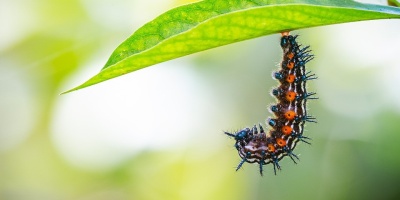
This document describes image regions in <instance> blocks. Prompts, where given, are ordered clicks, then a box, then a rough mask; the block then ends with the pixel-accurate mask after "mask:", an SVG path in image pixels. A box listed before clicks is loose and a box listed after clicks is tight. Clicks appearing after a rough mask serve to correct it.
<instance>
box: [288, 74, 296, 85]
mask: <svg viewBox="0 0 400 200" xmlns="http://www.w3.org/2000/svg"><path fill="white" fill-rule="evenodd" d="M295 79H296V76H295V75H293V74H289V76H287V77H286V81H287V82H288V83H293V82H294V80H295Z"/></svg>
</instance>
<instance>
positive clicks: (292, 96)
mask: <svg viewBox="0 0 400 200" xmlns="http://www.w3.org/2000/svg"><path fill="white" fill-rule="evenodd" d="M285 98H286V100H287V101H290V102H291V101H294V99H296V92H292V91H288V92H286V95H285Z"/></svg>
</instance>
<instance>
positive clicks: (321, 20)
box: [65, 0, 400, 93]
mask: <svg viewBox="0 0 400 200" xmlns="http://www.w3.org/2000/svg"><path fill="white" fill-rule="evenodd" d="M390 18H400V9H399V8H396V7H390V6H380V5H370V4H361V3H356V2H353V1H350V0H326V1H318V0H206V1H201V2H197V3H193V4H188V5H184V6H181V7H178V8H175V9H172V10H170V11H168V12H166V13H164V14H162V15H160V16H158V17H157V18H156V19H154V20H153V21H150V22H149V23H147V24H145V25H144V26H143V27H141V28H139V29H138V30H137V31H136V32H135V33H134V34H133V35H132V36H130V37H129V38H128V39H127V40H125V41H124V42H123V43H122V44H121V45H119V46H118V47H117V49H115V51H114V52H113V53H112V55H111V57H110V58H109V60H108V62H107V63H106V64H105V66H104V67H103V69H102V70H101V71H100V72H99V73H98V74H97V75H95V76H94V77H92V78H90V79H89V80H88V81H86V82H85V83H83V84H82V85H80V86H78V87H75V88H73V89H71V90H69V91H67V92H71V91H74V90H78V89H81V88H85V87H88V86H91V85H94V84H97V83H100V82H103V81H106V80H109V79H111V78H115V77H118V76H121V75H123V74H127V73H130V72H133V71H136V70H139V69H142V68H145V67H148V66H151V65H154V64H157V63H161V62H164V61H168V60H171V59H174V58H179V57H182V56H185V55H189V54H192V53H196V52H199V51H203V50H207V49H211V48H214V47H219V46H223V45H227V44H231V43H234V42H239V41H243V40H248V39H252V38H256V37H260V36H264V35H269V34H274V33H280V32H283V31H288V30H295V29H301V28H307V27H315V26H322V25H328V24H338V23H345V22H354V21H362V20H372V19H390ZM67 92H65V93H67Z"/></svg>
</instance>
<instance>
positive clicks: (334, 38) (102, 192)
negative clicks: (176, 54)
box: [0, 0, 400, 200]
mask: <svg viewBox="0 0 400 200" xmlns="http://www.w3.org/2000/svg"><path fill="white" fill-rule="evenodd" d="M188 2H189V1H172V0H170V1H166V0H150V1H139V0H136V1H134V0H130V1H124V0H119V1H111V0H103V1H95V0H81V1H78V0H68V1H67V0H59V1H50V0H37V1H26V0H16V1H4V0H3V1H0V25H1V27H2V28H1V37H0V119H1V120H0V199H79V200H81V199H82V200H87V199H88V200H91V199H117V200H118V199H202V200H203V199H398V197H399V196H400V191H399V190H398V188H399V186H400V170H399V169H400V156H399V154H398V153H399V151H400V146H399V145H398V142H400V134H399V133H400V123H399V122H400V89H399V86H400V80H399V79H398V74H400V64H399V62H398V56H399V52H400V37H399V35H400V21H399V20H379V21H365V22H357V23H348V24H342V25H331V26H325V27H318V28H311V29H303V30H298V31H294V33H293V34H299V35H300V37H299V42H300V43H303V44H305V45H307V44H309V45H311V47H312V49H313V52H314V54H315V55H316V58H315V59H314V60H313V61H312V62H310V63H309V64H308V66H307V67H308V68H309V69H310V70H312V71H313V72H315V73H316V74H317V75H318V77H319V79H318V80H316V81H312V82H309V84H308V85H309V91H315V92H317V93H318V96H319V97H320V99H319V100H317V101H310V103H309V105H308V108H309V113H311V114H313V115H314V116H316V117H317V118H318V122H319V123H318V124H308V125H307V126H306V132H305V135H307V136H309V137H311V138H313V140H312V145H311V146H309V145H306V144H301V145H298V147H297V148H296V151H295V153H297V154H300V159H301V161H300V163H299V164H297V165H295V164H293V163H292V161H291V160H290V159H284V160H282V162H281V166H282V171H280V172H278V173H277V175H276V176H275V175H273V170H272V167H271V166H269V165H268V166H266V167H265V168H266V169H265V175H264V177H260V176H259V173H258V168H257V166H256V165H250V164H245V165H244V167H243V169H241V170H239V171H238V172H235V167H236V165H237V164H238V163H239V161H240V159H239V157H238V155H237V152H236V150H235V149H234V148H233V143H234V141H233V140H231V139H229V138H228V137H226V136H225V135H223V131H235V130H238V129H241V128H243V127H246V126H252V125H253V124H255V123H259V122H261V123H264V121H265V119H266V118H267V117H268V116H271V114H270V113H268V106H269V105H270V104H272V103H273V102H274V101H275V100H274V98H273V97H271V96H270V95H269V92H270V90H271V88H273V87H274V86H276V85H277V82H276V81H274V80H272V78H271V73H272V71H274V70H277V68H278V65H279V62H280V59H281V56H282V53H281V50H280V47H279V35H271V36H267V37H262V38H258V39H254V40H249V41H245V42H240V43H236V44H232V45H228V46H224V47H220V48H216V49H212V50H209V51H205V52H201V53H197V54H194V55H190V56H187V57H184V58H180V59H177V60H173V61H168V62H165V63H162V64H158V65H156V66H153V67H150V68H146V69H143V70H139V71H137V72H135V73H131V74H129V75H125V76H122V77H119V78H117V79H113V80H110V81H107V82H104V83H101V84H98V85H95V86H92V87H90V88H86V89H82V90H80V91H76V92H73V93H70V94H66V95H61V96H60V95H59V93H61V92H63V91H65V90H66V89H69V88H71V87H72V86H75V85H76V84H78V83H81V82H82V81H84V80H86V79H87V78H89V77H90V76H92V75H94V74H95V73H97V72H98V71H99V70H100V69H101V67H102V66H103V65H104V63H105V62H106V61H107V59H108V57H109V55H110V54H111V53H112V51H113V50H114V49H115V48H116V46H117V45H118V44H120V43H121V42H122V41H123V40H124V39H126V38H127V37H128V36H129V35H131V34H132V32H133V31H134V30H136V29H137V28H139V27H140V26H141V25H143V24H144V23H146V22H148V21H150V20H151V19H153V18H154V17H156V16H157V15H159V14H161V13H163V12H165V11H167V10H168V9H170V8H172V7H175V6H177V5H181V4H183V3H188ZM369 2H372V3H382V1H369Z"/></svg>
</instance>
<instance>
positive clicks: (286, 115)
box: [284, 110, 296, 120]
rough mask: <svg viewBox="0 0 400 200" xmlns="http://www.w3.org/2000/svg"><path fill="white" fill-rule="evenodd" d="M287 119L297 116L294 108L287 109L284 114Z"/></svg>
mask: <svg viewBox="0 0 400 200" xmlns="http://www.w3.org/2000/svg"><path fill="white" fill-rule="evenodd" d="M284 116H285V118H286V119H287V120H293V119H294V117H296V113H295V112H294V111H293V110H289V111H286V112H285V114H284Z"/></svg>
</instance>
